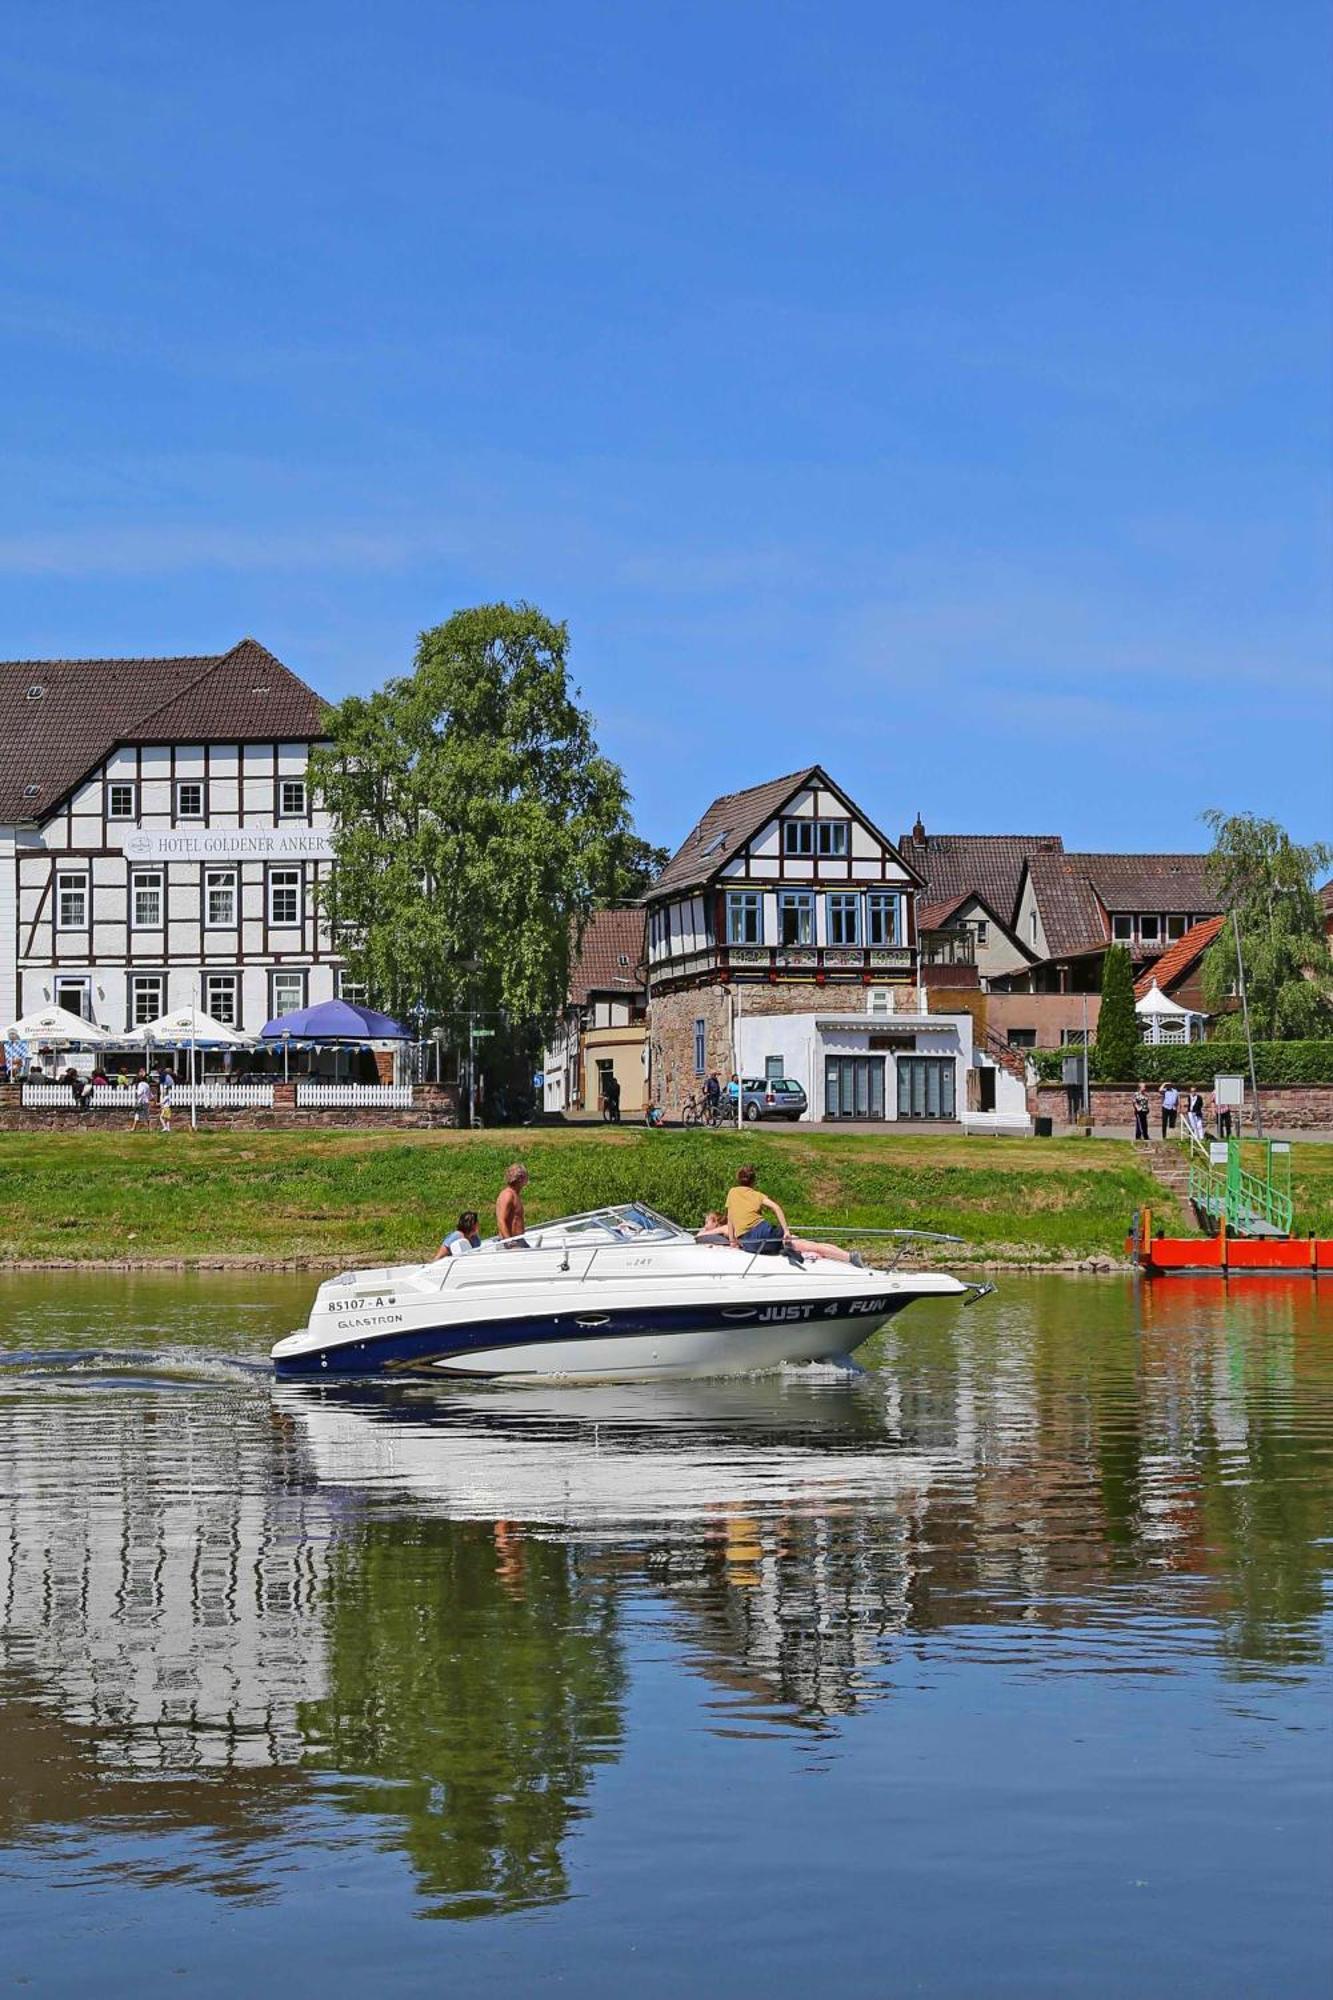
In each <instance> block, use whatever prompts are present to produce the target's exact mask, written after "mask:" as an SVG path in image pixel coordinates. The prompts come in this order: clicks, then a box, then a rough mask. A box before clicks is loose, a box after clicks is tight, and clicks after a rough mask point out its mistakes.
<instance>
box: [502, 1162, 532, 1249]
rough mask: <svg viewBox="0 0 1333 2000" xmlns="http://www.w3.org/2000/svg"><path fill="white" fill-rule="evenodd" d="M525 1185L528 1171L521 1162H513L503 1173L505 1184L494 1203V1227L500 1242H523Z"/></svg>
mask: <svg viewBox="0 0 1333 2000" xmlns="http://www.w3.org/2000/svg"><path fill="white" fill-rule="evenodd" d="M527 1184H528V1170H527V1168H526V1167H525V1166H524V1165H523V1163H522V1161H521V1160H515V1162H514V1164H513V1166H512V1167H510V1168H508V1170H507V1171H506V1173H505V1184H504V1186H503V1187H502V1188H501V1189H500V1193H499V1196H498V1198H497V1200H496V1203H495V1226H496V1229H497V1230H498V1232H499V1235H500V1238H501V1241H502V1242H505V1243H520V1242H522V1240H523V1231H524V1228H525V1226H526V1225H525V1220H524V1214H523V1190H524V1188H525V1187H526V1186H527Z"/></svg>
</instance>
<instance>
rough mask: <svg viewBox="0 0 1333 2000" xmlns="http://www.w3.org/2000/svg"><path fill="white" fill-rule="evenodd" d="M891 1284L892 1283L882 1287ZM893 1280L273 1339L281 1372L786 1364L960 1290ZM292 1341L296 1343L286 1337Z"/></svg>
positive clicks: (568, 1372) (851, 1344)
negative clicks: (737, 1302) (750, 1302)
mask: <svg viewBox="0 0 1333 2000" xmlns="http://www.w3.org/2000/svg"><path fill="white" fill-rule="evenodd" d="M891 1286H892V1288H891ZM961 1290H962V1287H961V1286H956V1285H955V1281H953V1280H949V1279H944V1280H934V1281H933V1282H931V1283H930V1284H929V1289H924V1288H922V1287H917V1286H913V1287H911V1288H910V1289H909V1288H908V1287H907V1286H906V1285H905V1284H904V1283H903V1281H902V1280H897V1281H891V1280H885V1282H884V1284H883V1286H882V1287H881V1288H880V1289H879V1290H877V1291H875V1292H872V1293H868V1294H867V1295H865V1296H863V1297H859V1298H836V1299H815V1300H812V1299H810V1297H809V1296H808V1294H807V1296H806V1297H804V1298H801V1297H792V1298H779V1299H773V1300H769V1301H766V1302H765V1303H764V1304H762V1305H758V1306H753V1307H739V1306H732V1307H724V1308H721V1309H719V1308H717V1307H715V1306H698V1305H679V1306H670V1305H666V1306H640V1305H636V1306H634V1307H627V1308H623V1309H621V1310H619V1311H615V1310H611V1311H608V1312H605V1313H599V1314H596V1315H591V1316H590V1315H586V1314H585V1315H583V1316H582V1317H583V1318H584V1320H585V1322H586V1321H587V1320H588V1318H589V1317H594V1318H596V1319H597V1320H598V1321H599V1322H600V1323H599V1324H596V1325H590V1324H586V1323H585V1324H583V1325H580V1324H579V1323H578V1320H579V1317H580V1316H579V1315H578V1314H571V1313H567V1312H566V1313H546V1314H534V1315H524V1316H522V1317H521V1318H512V1319H488V1320H485V1321H482V1322H474V1323H472V1324H467V1323H462V1324H460V1323H458V1322H454V1323H452V1324H450V1323H446V1322H442V1321H440V1320H438V1319H437V1320H435V1321H434V1322H433V1323H424V1324H420V1325H406V1324H405V1325H402V1326H399V1327H394V1328H392V1329H388V1330H386V1331H384V1332H383V1333H368V1334H367V1337H366V1338H365V1339H360V1340H357V1339H352V1340H347V1339H340V1340H335V1341H329V1342H327V1343H322V1342H314V1341H311V1340H310V1338H309V1336H304V1337H303V1336H295V1337H294V1338H293V1341H291V1342H287V1341H282V1342H279V1344H278V1346H277V1347H276V1348H275V1349H274V1355H273V1359H274V1366H275V1368H276V1370H277V1372H278V1374H279V1375H280V1376H283V1377H286V1378H288V1379H302V1378H303V1379H305V1380H311V1379H319V1380H324V1381H327V1380H329V1379H330V1378H339V1377H341V1378H347V1377H365V1376H369V1375H388V1376H404V1375H427V1376H433V1377H439V1376H441V1375H447V1376H467V1377H487V1378H494V1377H505V1378H527V1379H530V1380H537V1379H540V1380H551V1379H557V1380H558V1379H568V1378H571V1377H582V1378H585V1379H588V1380H616V1381H645V1380H650V1379H652V1380H659V1379H664V1378H670V1377H690V1376H726V1375H751V1374H755V1373H758V1372H761V1371H764V1370H769V1369H773V1368H780V1367H782V1366H783V1365H784V1364H786V1363H788V1362H794V1361H820V1360H834V1359H840V1358H842V1357H843V1356H845V1355H847V1354H850V1353H851V1352H852V1351H853V1349H855V1348H857V1347H859V1346H860V1345H861V1344H862V1342H864V1341H866V1340H868V1339H869V1338H870V1336H871V1334H872V1333H874V1332H875V1331H876V1330H877V1328H879V1327H881V1326H883V1325H884V1323H885V1321H886V1320H889V1319H891V1318H892V1317H893V1316H894V1314H895V1313H898V1312H901V1311H902V1310H903V1309H904V1307H906V1306H908V1305H910V1304H912V1303H913V1301H914V1300H915V1299H917V1298H920V1297H922V1296H929V1295H931V1294H932V1293H935V1294H938V1293H939V1292H944V1294H945V1295H946V1296H947V1295H951V1294H953V1293H954V1292H955V1291H958V1292H961ZM302 1340H304V1344H303V1345H300V1346H298V1345H297V1344H296V1343H297V1342H300V1341H302Z"/></svg>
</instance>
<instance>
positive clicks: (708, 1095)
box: [704, 1070, 722, 1125]
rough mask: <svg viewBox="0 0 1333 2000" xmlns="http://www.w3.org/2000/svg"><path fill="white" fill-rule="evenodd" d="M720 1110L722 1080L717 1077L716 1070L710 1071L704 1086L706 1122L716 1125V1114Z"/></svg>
mask: <svg viewBox="0 0 1333 2000" xmlns="http://www.w3.org/2000/svg"><path fill="white" fill-rule="evenodd" d="M721 1108H722V1079H721V1077H720V1076H719V1075H718V1073H717V1071H716V1070H711V1071H710V1072H709V1077H708V1081H707V1083H706V1084H705V1085H704V1109H705V1111H706V1112H707V1114H708V1122H709V1124H710V1125H716V1123H717V1121H718V1114H719V1112H720V1110H721Z"/></svg>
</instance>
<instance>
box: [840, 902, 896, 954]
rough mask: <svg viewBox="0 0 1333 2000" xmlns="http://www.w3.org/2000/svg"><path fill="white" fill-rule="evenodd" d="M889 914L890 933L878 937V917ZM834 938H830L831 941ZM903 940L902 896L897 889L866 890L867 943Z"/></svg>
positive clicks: (873, 944) (878, 943) (872, 944)
mask: <svg viewBox="0 0 1333 2000" xmlns="http://www.w3.org/2000/svg"><path fill="white" fill-rule="evenodd" d="M886 912H887V914H888V918H889V922H888V932H889V933H890V935H886V936H883V937H876V935H875V930H876V921H875V920H876V918H877V917H878V916H880V915H882V914H884V913H886ZM831 941H832V940H831V939H830V942H831ZM902 941H903V906H902V897H901V896H900V895H899V894H898V892H897V890H896V889H868V890H867V891H866V943H867V944H868V945H870V946H872V947H873V946H877V945H893V944H901V943H902Z"/></svg>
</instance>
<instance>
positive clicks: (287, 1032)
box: [259, 1000, 412, 1042]
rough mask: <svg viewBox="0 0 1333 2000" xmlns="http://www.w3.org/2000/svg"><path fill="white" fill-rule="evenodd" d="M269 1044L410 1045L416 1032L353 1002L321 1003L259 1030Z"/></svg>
mask: <svg viewBox="0 0 1333 2000" xmlns="http://www.w3.org/2000/svg"><path fill="white" fill-rule="evenodd" d="M259 1033H260V1038H261V1040H263V1041H266V1042H279V1041H281V1040H282V1039H283V1037H284V1036H286V1037H288V1038H290V1040H292V1041H300V1042H410V1041H411V1039H412V1030H411V1029H410V1028H405V1027H403V1026H402V1024H401V1022H399V1021H395V1020H393V1019H392V1018H391V1017H390V1016H389V1015H388V1014H377V1013H376V1012H375V1009H374V1008H373V1007H354V1006H353V1005H352V1002H351V1001H350V1000H321V1001H320V1003H319V1005H318V1006H317V1007H298V1008H297V1009H296V1010H295V1012H294V1013H291V1014H279V1015H278V1016H277V1017H276V1018H275V1019H274V1020H272V1021H265V1023H264V1025H263V1027H262V1028H261V1029H260V1030H259Z"/></svg>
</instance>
